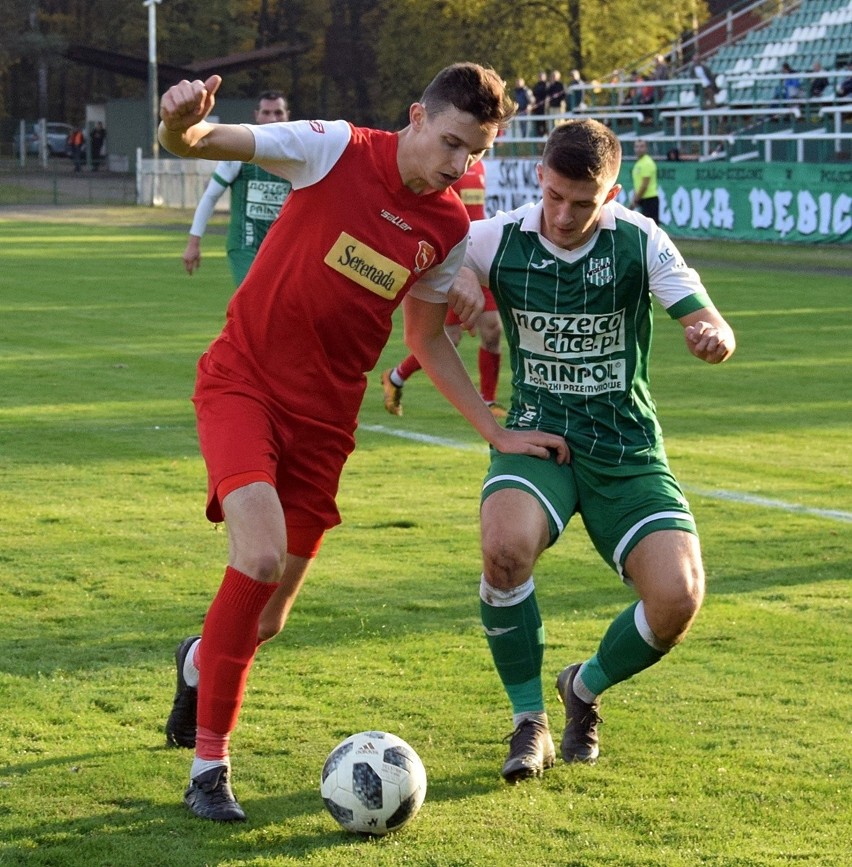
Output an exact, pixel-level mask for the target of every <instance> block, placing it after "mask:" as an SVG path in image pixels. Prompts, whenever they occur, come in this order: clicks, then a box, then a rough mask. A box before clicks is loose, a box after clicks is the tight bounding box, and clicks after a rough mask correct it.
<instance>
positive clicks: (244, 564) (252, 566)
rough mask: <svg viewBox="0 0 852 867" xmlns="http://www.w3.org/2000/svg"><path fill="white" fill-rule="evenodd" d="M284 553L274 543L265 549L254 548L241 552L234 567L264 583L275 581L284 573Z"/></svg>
mask: <svg viewBox="0 0 852 867" xmlns="http://www.w3.org/2000/svg"><path fill="white" fill-rule="evenodd" d="M284 563H285V554H284V551H283V549H278V548H276V547H275V546H274V545H272V546H270V547H268V548H265V549H255V550H252V551H250V552H246V553H243V554H242V555H241V556H240V557H239V560H238V562H237V563H235V564H234V566H235V568H236V569H238V570H239V571H240V572H243V573H244V574H246V575H249V576H250V577H252V578H254V579H255V581H263V582H264V583H269V582H277V581H280V580H281V576H282V575H283V574H284Z"/></svg>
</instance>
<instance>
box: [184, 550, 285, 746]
mask: <svg viewBox="0 0 852 867" xmlns="http://www.w3.org/2000/svg"><path fill="white" fill-rule="evenodd" d="M277 586H278V585H277V584H273V583H270V584H266V583H264V582H262V581H255V580H254V579H253V578H249V576H248V575H244V574H243V573H242V572H238V571H237V570H236V569H234V568H232V567H231V566H228V568H227V569H226V570H225V577H224V579H223V581H222V585H221V587H220V588H219V592H218V593H217V594H216V598H215V599H214V600H213V604H212V605H211V606H210V610H209V611H208V612H207V617H206V618H205V619H204V628H203V630H202V633H201V644H200V646H199V653H198V656H199V662H200V665H199V674H200V678H199V682H198V728H199V730H201V729H206V730H207V731H209V732H210V733H211V734H218V735H221V736H224V737H227V735H228V734H229V733H230V732H232V731H233V730H234V728H235V727H236V725H237V717H238V716H239V713H240V706H241V705H242V701H243V692H244V691H245V685H246V679H247V678H248V673H249V669H250V668H251V664H252V661H253V660H254V654H255V651H256V650H257V625H258V621H259V620H260V613H261V612H262V611H263V608H264V606H265V605H266V603H267V602H268V601H269V597H270V596H272V594H273V593H274V592H275V588H276V587H277ZM225 743H226V744H227V741H225ZM196 753H197V755H198V756H199V758H202V759H203V758H208V756H205V755H201V754H200V753H199V752H198V751H197V750H196ZM209 758H218V756H210V757H209Z"/></svg>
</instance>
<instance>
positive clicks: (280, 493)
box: [159, 63, 568, 821]
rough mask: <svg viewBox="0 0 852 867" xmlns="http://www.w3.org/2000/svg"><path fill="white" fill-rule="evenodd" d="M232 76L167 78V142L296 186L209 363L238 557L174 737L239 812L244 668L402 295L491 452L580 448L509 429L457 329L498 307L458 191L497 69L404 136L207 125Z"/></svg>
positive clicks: (430, 102) (470, 76)
mask: <svg viewBox="0 0 852 867" xmlns="http://www.w3.org/2000/svg"><path fill="white" fill-rule="evenodd" d="M220 84H221V78H219V76H215V75H214V76H212V77H211V78H209V79H207V81H204V82H202V81H193V82H189V81H182V82H180V83H179V84H177V85H175V86H174V87H171V88H170V89H169V90H168V91H167V92H166V93H165V94H164V96H163V98H162V100H161V104H160V117H161V119H162V122H161V124H160V131H159V138H160V143H161V144H162V145H163V147H165V148H166V149H167V150H169V151H171V152H172V153H175V154H177V155H178V156H187V157H202V158H204V159H210V160H241V161H243V162H252V163H255V164H257V165H259V166H261V167H262V168H264V169H266V170H267V171H269V172H270V173H271V174H275V175H278V176H281V177H284V178H286V179H287V180H288V181H290V183H291V185H292V191H291V193H290V195H289V196H288V197H287V200H286V202H285V203H284V206H283V208H282V210H281V214H280V215H279V217H278V219H277V220H276V221H275V222H274V223H273V225H272V227H271V229H270V231H269V233H268V234H267V236H266V239H265V240H264V242H263V244H262V246H261V248H260V250H259V252H258V255H257V257H256V259H255V261H254V263H253V264H252V266H251V268H250V270H249V272H248V275H247V276H246V278H245V280H244V281H243V282H242V284H241V285H240V288H239V289H238V290H237V292H236V294H235V295H234V296H233V298H232V299H231V301H230V303H229V305H228V311H227V319H226V322H225V326H224V328H223V330H222V333H221V334H220V335H219V337H218V338H217V339H216V340H214V341H213V343H212V344H211V346H210V348H209V350H208V351H207V352H205V353H204V355H202V357H201V359H200V360H199V363H198V374H197V379H196V387H195V393H194V395H193V402H194V404H195V410H196V416H197V422H198V434H199V442H200V445H201V451H202V453H203V455H204V460H205V463H206V465H207V472H208V505H207V515H208V517H209V518H210V520H212V521H221V520H222V519H223V518H224V520H225V521H226V523H227V527H228V540H229V558H228V565H227V568H226V569H225V575H224V578H223V580H222V584H221V586H220V588H219V591H218V593H217V594H216V597H215V598H214V600H213V603H212V605H211V606H210V609H209V611H208V613H207V616H206V618H205V620H204V626H203V632H202V636H201V640H200V642H199V640H198V637H197V636H193V637H192V638H188V639H186V640H185V641H183V642H181V644H180V645H179V647H178V650H177V653H176V661H177V681H178V689H177V695H176V696H175V702H174V706H173V708H172V713H171V715H170V717H169V720H168V722H167V724H166V736H167V740H168V741H169V743H172V744H174V745H177V746H192V745H195V750H196V753H195V759H194V761H193V764H192V769H191V771H190V784H189V787H188V788H187V790H186V792H185V795H184V800H185V802H186V804H187V805H188V807H189V808H190V810H192V812H193V813H195V814H196V815H197V816H200V817H203V818H207V819H213V820H216V821H240V820H243V819H245V814H244V812H243V810H242V808H241V807H240V805H239V804H238V803H237V801H236V799H235V798H234V795H233V792H232V790H231V785H230V759H229V749H228V742H229V738H230V733H231V732H232V731H233V729H234V728H235V726H236V722H237V717H238V714H239V710H240V706H241V704H242V698H243V692H244V688H245V682H246V679H247V677H248V672H249V669H250V668H251V663H252V661H253V659H254V655H255V651H256V649H257V646H258V645H259V644H260V643H261V642H263V641H265V640H267V639H269V638H271V637H272V636H274V635H275V634H277V633H278V632H279V631H280V630H281V629H282V628H283V626H284V623H285V621H286V619H287V615H288V613H289V611H290V609H291V608H292V605H293V603H294V601H295V599H296V596H297V594H298V592H299V590H300V588H301V586H302V583H303V581H304V578H305V574H306V572H307V570H308V567H309V565H310V562H311V559H312V558H313V557H314V556H315V555H316V553H317V550H318V548H319V545H320V542H321V539H322V536H323V533H324V532H325V531H326V530H327V529H329V528H330V527H333V526H334V525H336V524H338V523H339V522H340V516H339V514H338V511H337V507H336V503H335V497H336V494H337V487H338V482H339V478H340V473H341V471H342V468H343V465H344V463H345V461H346V458H347V457H348V455H349V454H350V452H351V451H352V449H353V448H354V445H355V441H354V436H353V435H354V432H355V428H356V425H357V413H358V410H359V407H360V405H361V400H362V398H363V395H364V390H365V388H366V382H367V380H366V372H367V371H369V370H372V369H373V367H374V366H375V364H376V362H377V360H378V358H379V355H380V354H381V351H382V349H383V348H384V346H385V343H386V342H387V339H388V336H389V335H390V331H391V326H392V314H393V311H394V309H395V308H396V307H397V306H399V304H400V303H402V302H403V299H404V304H405V338H406V341H407V342H408V345H409V346H410V348H411V349H412V351H413V352H415V353H416V355H417V357H418V359H420V361H421V363H422V364H423V368H424V370H426V372H427V373H428V374H429V376H430V377H431V378H432V379H433V380H434V381H435V383H436V385H437V386H438V388H439V389H440V390H441V391H442V393H443V394H444V395H445V396H446V397H447V398H448V400H450V402H451V403H453V404H454V405H455V406H456V407H457V408H458V409H459V410H460V412H462V414H463V415H464V416H465V418H467V419H468V420H469V421H470V423H471V424H472V425H473V426H474V428H476V430H477V431H478V432H479V433H480V434H481V435H482V436H483V437H484V438H485V439H486V440H487V441H488V442H489V443H491V445H492V446H494V447H495V448H496V449H498V450H499V451H501V452H509V453H513V454H514V453H519V454H528V455H533V456H539V457H542V458H546V457H548V456H549V455H550V451H549V450H555V452H556V455H557V458H558V459H559V460H560V461H563V462H564V461H566V460H567V459H568V453H567V447H566V445H565V441H564V439H563V438H562V437H557V436H553V435H550V434H544V433H541V432H537V431H523V432H522V431H507V430H505V429H504V428H503V427H501V426H500V425H499V424H497V422H496V421H495V420H494V418H493V417H492V415H491V413H490V412H489V410H488V407H487V406H486V405H485V403H484V402H483V400H482V399H481V398H480V396H479V395H478V394H477V392H476V389H475V388H474V386H473V383H472V382H471V381H470V378H469V377H468V375H467V373H466V371H465V369H464V366H463V365H462V363H461V359H460V358H459V356H458V354H457V353H456V351H455V347H454V346H453V344H452V343H451V342H450V340H449V339H448V337H447V335H446V333H445V332H444V319H445V316H446V309H447V300H448V297H449V298H451V299H452V302H453V306H454V309H455V310H456V312H457V313H458V314H459V315H460V317H461V319H462V321H467V320H468V319H469V318H471V317H472V316H475V315H478V314H479V312H480V311H481V308H482V298H481V295H479V294H478V293H477V297H476V298H475V299H473V296H472V295H470V296H467V297H466V296H464V295H459V294H450V295H448V293H450V292H451V285H452V282H453V279H454V278H455V276H456V274H457V272H458V268H459V267H460V265H461V262H462V259H463V256H464V252H465V246H466V238H467V229H468V226H469V221H468V217H467V214H466V213H465V211H464V208H463V206H462V204H461V202H460V201H459V199H458V197H457V196H456V195H455V194H454V193H452V192H451V191H449V189H448V188H449V187H450V185H451V184H452V183H454V182H455V181H456V180H458V178H460V177H461V176H462V175H463V174H464V172H465V171H466V170H467V169H468V167H469V166H470V165H471V164H472V163H474V162H476V160H478V159H479V158H481V156H482V154H483V153H484V152H485V151H486V150H487V149H488V148H489V147H490V146H491V144H492V143H493V141H494V138H495V137H496V135H497V132H498V129H499V128H500V126H501V125H502V124H504V123H505V122H506V121H507V120H508V119H509V118H510V117H511V114H512V103H511V101H510V100H509V99H508V97H507V95H506V92H505V88H504V85H503V83H502V81H501V80H500V78H499V76H497V75H496V73H494V72H493V71H492V70H487V69H484V68H483V67H481V66H478V65H476V64H471V63H463V64H454V65H453V66H450V67H447V68H446V69H444V70H442V71H441V72H440V73H438V75H437V76H436V77H435V79H434V80H433V81H432V82H431V83H430V84H429V86H428V87H427V88H426V90H425V91H424V93H423V96H422V97H421V99H420V101H419V102H416V103H414V104H413V105H412V106H411V108H410V109H409V124H408V126H406V127H405V128H404V129H403V130H401V131H400V132H398V133H389V132H380V131H378V130H371V129H364V128H358V127H354V126H352V125H350V124H349V123H347V122H345V121H330V122H329V121H296V122H293V123H272V124H266V125H263V126H252V125H231V124H213V123H208V122H207V121H206V117H207V115H208V114H209V113H210V111H211V110H212V108H213V105H214V94H215V93H216V91H217V90H218V88H219V85H220ZM474 289H475V286H474ZM453 292H455V290H453ZM196 685H197V686H196ZM196 714H197V715H196Z"/></svg>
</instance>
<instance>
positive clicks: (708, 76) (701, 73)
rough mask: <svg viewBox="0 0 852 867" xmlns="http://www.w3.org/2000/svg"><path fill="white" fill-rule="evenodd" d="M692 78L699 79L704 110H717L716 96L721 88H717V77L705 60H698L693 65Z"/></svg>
mask: <svg viewBox="0 0 852 867" xmlns="http://www.w3.org/2000/svg"><path fill="white" fill-rule="evenodd" d="M692 77H693V78H697V79H698V81H699V82H700V84H701V106H702V108H715V106H716V94H717V93H718V92H719V88H718V87H717V86H716V76H715V75H713V71H712V70H711V69H710V67H709V66H708V65H707V64H706V63H705V62H704V61H703V60H696V61H695V63H693V64H692Z"/></svg>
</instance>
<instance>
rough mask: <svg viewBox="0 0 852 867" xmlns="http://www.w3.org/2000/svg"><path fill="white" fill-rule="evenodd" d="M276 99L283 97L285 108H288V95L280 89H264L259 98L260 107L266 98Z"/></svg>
mask: <svg viewBox="0 0 852 867" xmlns="http://www.w3.org/2000/svg"><path fill="white" fill-rule="evenodd" d="M265 99H268V100H276V99H282V100H284V108H287V97H286V96H284V94H283V93H282V92H281V91H280V90H264V91H263V93H261V94H260V96H259V97H258V98H257V105H258V107H260V104H261V103H262V102H263V101H264V100H265Z"/></svg>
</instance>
